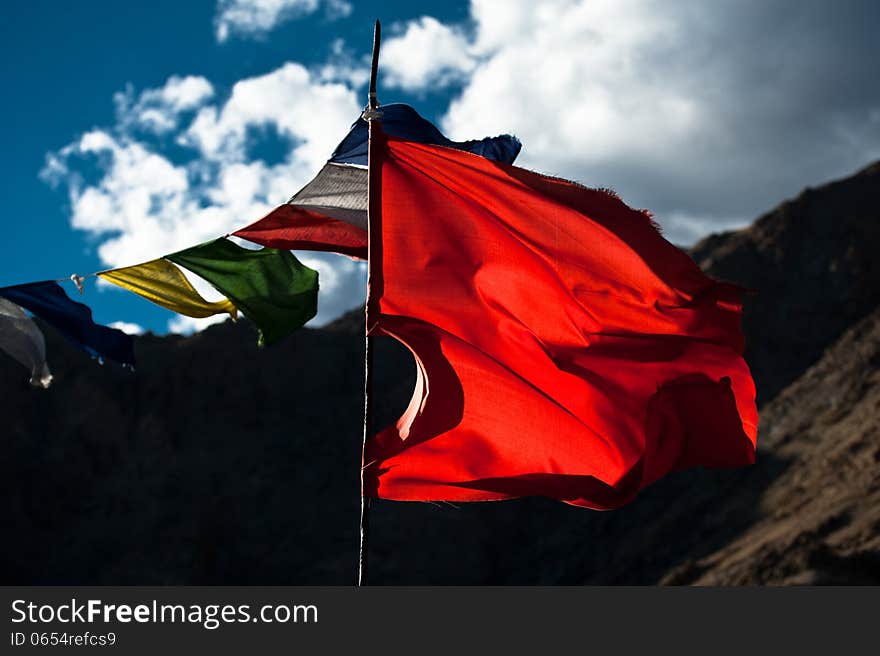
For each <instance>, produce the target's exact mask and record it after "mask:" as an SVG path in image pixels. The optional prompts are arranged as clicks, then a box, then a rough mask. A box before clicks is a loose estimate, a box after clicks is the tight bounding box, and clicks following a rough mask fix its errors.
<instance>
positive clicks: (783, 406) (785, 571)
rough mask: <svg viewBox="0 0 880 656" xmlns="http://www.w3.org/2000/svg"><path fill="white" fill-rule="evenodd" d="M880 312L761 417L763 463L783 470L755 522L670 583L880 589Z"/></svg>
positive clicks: (849, 334)
mask: <svg viewBox="0 0 880 656" xmlns="http://www.w3.org/2000/svg"><path fill="white" fill-rule="evenodd" d="M878 418H880V309H878V310H875V311H874V312H873V313H872V314H870V315H869V316H868V317H867V318H866V319H864V320H863V321H861V322H859V324H858V325H856V326H854V327H853V328H851V329H850V330H849V331H847V332H846V334H845V335H844V336H843V337H842V338H841V339H840V340H839V341H838V342H837V344H835V345H834V347H833V348H831V349H829V350H828V352H827V353H825V355H824V356H823V357H822V358H821V360H820V361H819V362H818V363H817V364H816V365H815V366H813V367H812V368H810V370H809V371H807V372H806V373H805V374H804V375H803V376H801V378H799V379H798V380H797V381H796V382H795V383H794V384H793V385H791V386H790V387H788V388H787V389H786V390H785V391H784V392H782V394H780V395H779V396H778V397H777V398H776V399H774V400H773V401H772V402H771V403H770V404H768V405H767V406H766V407H765V408H764V410H763V412H762V413H761V420H762V421H763V422H764V426H765V427H766V429H765V430H764V432H763V433H762V436H763V444H762V445H761V451H762V452H763V453H767V452H772V453H774V454H775V456H776V457H778V458H783V459H786V460H790V461H791V465H790V466H789V467H788V468H787V469H786V470H785V471H784V472H782V473H781V474H780V475H779V476H778V477H777V478H776V479H774V480H773V481H772V482H771V483H770V484H769V485H768V486H767V488H766V489H765V490H764V492H763V493H762V495H761V499H760V504H759V507H760V511H761V512H760V516H761V518H760V519H759V520H758V521H757V522H755V524H754V525H753V526H751V527H749V529H748V530H747V531H745V532H744V533H743V534H742V535H741V536H740V537H738V538H737V539H736V540H734V541H733V542H732V543H731V544H729V545H726V546H725V547H724V548H722V549H720V550H719V551H717V552H715V553H713V554H711V555H709V556H706V557H704V558H702V559H700V560H698V561H690V562H688V563H687V564H686V565H684V566H682V567H680V568H679V569H678V571H676V572H673V573H671V574H670V575H669V576H667V577H666V578H665V581H666V582H669V583H700V584H715V585H719V584H720V585H742V584H749V585H755V584H767V583H773V584H790V583H801V584H803V583H821V584H837V585H847V584H854V583H870V584H873V585H878V584H880V421H878Z"/></svg>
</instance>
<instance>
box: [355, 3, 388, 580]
mask: <svg viewBox="0 0 880 656" xmlns="http://www.w3.org/2000/svg"><path fill="white" fill-rule="evenodd" d="M381 38H382V27H381V25H380V24H379V21H378V19H377V20H376V26H375V27H374V29H373V59H372V62H371V64H370V91H369V95H368V97H367V107H366V109H364V113H363V118H364V120H366V121H367V123H368V124H370V122H371V121H373V120H374V119H376V118H378V117H379V116H381V113H380V112H379V111H378V108H379V101H378V100H377V99H376V74H377V72H378V70H379V43H380V41H381ZM370 131H371V132H372V128H370ZM369 167H370V161H369V156H368V158H367V169H368V170H369ZM368 179H369V178H368ZM367 194H368V196H369V187H368V188H367ZM369 211H370V210H369V203H367V269H368V270H369V265H370V219H369ZM369 293H370V281H369V273H368V274H367V303H366V304H365V306H364V311H365V312H366V308H367V307H368V305H369ZM372 341H373V338H372V337H370V335H369V325H368V324H367V322H366V317H365V321H364V439H363V443H362V445H361V530H360V552H359V558H358V581H357V584H358V586H359V587H360V586H364V585H367V565H368V552H369V543H370V505H371V504H372V499H371V498H369V497H367V496H365V495H364V468H365V466H366V453H367V440H368V439H369V437H370V434H371V433H372V431H373V425H372V424H373V407H372V398H371V395H372V391H373V390H372V388H373V348H372V347H373V345H372Z"/></svg>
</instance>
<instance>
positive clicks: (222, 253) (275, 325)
mask: <svg viewBox="0 0 880 656" xmlns="http://www.w3.org/2000/svg"><path fill="white" fill-rule="evenodd" d="M166 259H168V260H170V261H172V262H174V263H175V264H178V265H180V266H182V267H183V268H185V269H188V270H189V271H192V272H193V273H195V274H196V275H198V276H201V277H202V278H204V279H205V280H207V281H208V282H209V283H211V285H213V286H214V287H215V288H216V289H217V290H218V291H219V292H220V293H221V294H223V295H224V296H226V297H227V298H229V300H230V301H231V302H232V303H233V304H234V305H235V306H236V307H237V308H238V309H239V310H241V312H242V313H243V314H244V315H245V316H246V317H248V318H249V319H250V320H251V321H253V322H254V323H255V324H256V325H257V327H258V328H259V331H260V337H259V343H260V345H269V344H273V343H275V342H277V341H278V340H280V339H282V338H283V337H285V336H286V335H288V334H289V333H290V332H292V331H294V330H296V329H297V328H300V327H301V326H303V325H304V324H305V323H306V322H307V321H308V320H309V319H311V318H312V317H314V316H315V314H317V311H318V272H317V271H315V270H313V269H310V268H309V267H307V266H306V265H304V264H303V263H302V262H300V261H299V260H297V259H296V257H294V256H293V254H292V253H290V252H288V251H286V250H278V249H273V248H261V249H260V250H248V249H246V248H242V247H241V246H239V245H237V244H234V243H233V242H231V241H230V240H229V239H226V238H220V239H215V240H213V241H209V242H206V243H204V244H200V245H199V246H194V247H192V248H188V249H186V250H182V251H180V252H178V253H174V254H173V255H167V256H166Z"/></svg>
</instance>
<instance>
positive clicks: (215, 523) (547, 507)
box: [0, 164, 880, 585]
mask: <svg viewBox="0 0 880 656" xmlns="http://www.w3.org/2000/svg"><path fill="white" fill-rule="evenodd" d="M878 201H880V164H874V165H872V166H870V167H868V168H866V169H864V170H862V171H861V172H859V173H857V174H856V175H854V176H852V177H851V178H847V179H845V180H840V181H836V182H832V183H829V184H828V185H824V186H822V187H820V188H817V189H812V190H807V191H805V192H804V193H802V194H801V195H800V196H798V197H797V198H795V199H793V200H790V201H787V202H785V203H783V204H782V205H780V206H779V207H778V208H776V209H775V210H773V211H771V212H769V213H767V214H765V215H764V216H762V217H761V218H759V219H758V220H757V221H756V222H755V224H753V225H752V226H750V227H749V228H746V229H744V230H740V231H736V232H731V233H725V234H722V235H713V236H711V237H709V238H707V239H705V240H703V241H702V242H700V243H699V244H697V245H696V246H695V247H694V248H693V249H692V254H693V256H694V258H695V259H696V260H697V261H698V262H699V263H700V264H701V266H703V267H704V268H705V269H706V270H707V271H708V272H709V273H711V274H712V275H715V276H716V277H721V278H724V279H727V280H731V281H734V282H737V283H740V284H742V285H744V286H746V287H749V288H751V289H754V290H755V293H754V294H753V295H751V296H749V297H748V298H747V300H746V308H745V319H744V330H745V333H746V338H747V358H748V360H749V362H750V365H751V367H752V369H753V372H754V374H755V378H756V381H757V384H758V389H759V395H760V399H761V400H762V403H763V408H762V417H761V422H762V423H761V429H760V434H759V456H758V462H757V464H756V465H755V466H753V467H750V468H743V469H736V470H726V471H723V470H714V471H706V470H693V471H687V472H680V473H678V474H675V475H673V476H670V477H668V478H666V479H664V480H662V481H661V482H659V483H657V484H655V485H653V486H652V487H650V488H648V489H647V490H645V491H644V492H643V493H642V494H641V495H640V497H639V498H638V499H637V500H636V501H635V502H633V503H632V504H630V505H629V506H627V507H625V508H623V509H621V510H618V511H614V512H608V513H597V512H591V511H585V510H583V509H579V508H573V507H570V506H567V505H565V504H560V503H557V502H554V501H550V500H546V499H521V500H515V501H508V502H499V503H480V504H461V505H460V506H458V507H455V506H451V505H446V504H436V505H435V504H417V503H394V502H377V503H376V504H375V505H374V510H373V522H372V524H373V534H372V541H371V576H372V580H373V582H375V583H389V584H391V583H502V584H506V583H523V584H532V583H569V584H582V583H636V584H650V583H655V582H658V581H663V582H666V583H694V582H697V583H713V582H716V583H797V582H802V583H803V582H814V583H827V582H838V583H869V582H873V583H877V582H880V564H878V553H880V545H878V541H877V537H876V536H877V534H878V530H880V517H878V512H880V511H878V502H880V492H878V490H880V475H878V466H877V465H878V462H880V432H878V430H877V425H878V422H877V417H878V414H880V396H878V394H880V386H878V377H880V376H878V365H880V319H878V315H877V314H876V313H874V311H875V310H876V309H877V307H878V305H880V265H878V264H877V263H876V258H875V253H876V252H878V246H880V209H878V208H880V202H878ZM872 313H873V314H872ZM45 332H46V337H47V342H48V350H49V354H50V365H51V366H52V369H53V372H54V373H55V375H56V382H55V384H54V385H53V386H52V388H50V389H49V390H47V391H45V392H42V391H36V390H32V389H29V388H28V387H27V383H26V379H27V375H26V373H25V372H24V370H23V369H22V368H21V367H20V366H18V365H17V364H16V363H14V362H13V361H12V360H10V359H9V358H5V357H3V358H0V407H2V409H3V411H4V412H3V414H4V416H5V418H6V428H5V430H4V431H3V444H4V449H3V451H2V455H0V488H2V494H0V499H2V506H0V522H2V527H3V531H4V535H5V536H6V540H4V541H3V545H2V547H0V576H2V581H3V582H4V583H6V584H199V583H201V584H221V583H222V584H243V585H247V584H350V583H352V582H353V581H354V576H355V566H356V555H357V529H358V512H359V498H358V494H359V492H358V489H359V488H358V485H359V482H358V470H359V465H360V441H361V421H362V419H361V417H362V415H361V413H362V407H363V406H362V390H363V370H362V367H363V338H362V334H363V314H362V312H358V311H355V312H353V313H350V314H349V315H346V316H345V317H343V318H341V319H340V320H339V321H337V322H335V323H334V324H332V325H330V326H328V327H326V328H324V329H320V330H310V329H305V330H302V331H300V332H298V333H296V334H294V335H293V336H292V337H290V338H288V339H286V340H284V341H283V342H282V343H280V344H278V345H276V346H273V347H272V348H269V349H258V348H257V347H256V346H255V335H254V331H253V329H252V327H251V326H250V325H249V324H248V323H247V322H241V323H239V324H232V323H225V324H221V325H218V326H214V327H211V328H209V329H208V330H206V331H204V332H202V333H199V334H197V335H193V336H191V337H178V336H168V337H155V336H152V335H146V336H143V337H140V338H138V339H137V341H136V354H137V358H138V362H139V365H138V369H137V372H136V373H134V374H132V373H131V372H128V371H124V370H121V369H119V368H117V367H114V366H111V365H107V366H103V367H101V366H98V365H97V364H96V363H95V362H93V361H90V359H89V358H88V357H87V356H85V355H84V354H82V353H80V352H78V351H76V350H74V349H72V348H70V347H68V346H67V344H66V343H64V342H63V341H62V340H61V339H60V338H59V337H58V336H57V335H56V334H55V333H54V332H52V331H51V329H46V331H45ZM377 351H378V352H377V355H376V369H375V374H374V385H375V390H376V396H377V399H376V406H377V407H376V415H377V417H376V420H377V424H379V425H384V424H387V423H389V422H391V421H393V420H394V419H395V418H396V417H397V415H398V414H399V413H400V411H401V410H402V409H403V408H404V407H405V405H406V402H407V401H408V399H409V396H410V393H411V390H412V384H413V379H414V365H413V362H412V358H411V356H410V355H409V353H408V352H407V351H405V349H403V348H402V347H401V346H400V345H398V344H396V343H395V342H393V341H391V340H388V339H380V340H377Z"/></svg>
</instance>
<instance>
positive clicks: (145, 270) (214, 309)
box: [98, 258, 238, 319]
mask: <svg viewBox="0 0 880 656" xmlns="http://www.w3.org/2000/svg"><path fill="white" fill-rule="evenodd" d="M98 275H99V276H100V277H101V278H103V279H104V280H106V281H108V282H112V283H113V284H114V285H119V286H120V287H123V288H124V289H128V290H129V291H132V292H134V293H135V294H138V295H140V296H143V297H144V298H146V299H147V300H150V301H152V302H153V303H155V304H156V305H161V306H162V307H164V308H168V309H169V310H171V311H173V312H178V313H180V314H185V315H186V316H188V317H195V318H197V319H201V318H203V317H210V316H211V315H213V314H220V313H222V312H228V313H229V315H230V316H231V317H232V318H233V319H235V318H236V315H237V314H238V310H237V309H236V307H235V306H234V305H233V304H232V302H231V301H230V300H229V299H228V298H224V299H223V300H222V301H217V302H216V303H210V302H208V301H206V300H205V299H203V298H202V297H201V296H200V295H199V293H198V292H197V291H196V290H195V288H194V287H193V286H192V285H191V284H190V282H189V280H187V279H186V276H184V275H183V273H182V272H181V270H180V269H178V268H177V267H176V266H175V265H174V264H172V263H171V262H169V261H168V260H165V259H162V258H159V259H158V260H153V261H152V262H145V263H144V264H137V265H135V266H130V267H125V268H124V269H113V270H112V271H105V272H103V273H99V274H98Z"/></svg>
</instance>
